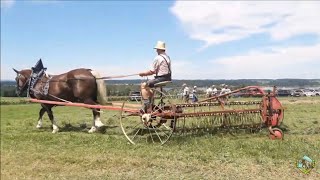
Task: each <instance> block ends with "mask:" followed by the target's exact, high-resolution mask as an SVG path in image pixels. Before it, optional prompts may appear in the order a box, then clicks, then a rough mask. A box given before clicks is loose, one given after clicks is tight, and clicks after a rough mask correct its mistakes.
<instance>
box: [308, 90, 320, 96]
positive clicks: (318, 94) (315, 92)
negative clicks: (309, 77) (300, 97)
mask: <svg viewBox="0 0 320 180" xmlns="http://www.w3.org/2000/svg"><path fill="white" fill-rule="evenodd" d="M310 91H311V92H313V93H314V95H315V96H320V89H310Z"/></svg>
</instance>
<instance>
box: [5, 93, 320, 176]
mask: <svg viewBox="0 0 320 180" xmlns="http://www.w3.org/2000/svg"><path fill="white" fill-rule="evenodd" d="M3 100H8V101H9V100H16V99H1V101H3ZM239 100H240V99H239ZM244 100H246V99H244ZM18 101H20V100H18ZM280 101H281V102H282V104H283V106H284V107H285V108H286V110H285V119H284V127H286V129H287V131H285V139H284V140H282V141H281V140H278V141H272V140H269V139H268V137H267V132H266V130H264V131H262V132H260V133H256V134H251V133H244V132H239V133H236V134H235V136H233V135H230V134H227V133H225V132H218V133H215V134H201V135H200V134H199V135H197V134H194V135H189V136H180V137H176V136H174V137H173V138H171V139H170V141H169V142H168V143H167V144H165V145H163V146H157V145H153V144H138V145H135V146H134V145H131V144H129V143H128V141H127V139H126V138H125V137H124V136H123V134H122V132H121V129H120V127H119V120H118V114H119V112H117V111H112V112H110V111H104V113H103V115H102V121H103V122H104V123H105V124H106V126H107V129H106V131H105V132H102V133H101V132H98V133H94V134H88V133H87V128H89V127H90V126H91V119H92V116H91V111H90V110H88V109H84V108H75V107H56V108H54V109H53V111H54V114H55V117H56V119H57V120H58V124H59V126H60V132H59V133H57V134H52V133H51V123H50V122H49V119H48V117H47V116H46V115H45V116H44V123H43V128H42V129H36V128H35V126H36V123H37V117H38V111H39V108H40V105H39V104H20V105H18V104H15V105H1V180H5V179H8V180H12V179H19V180H20V179H320V97H311V98H307V97H305V98H292V97H288V98H280ZM83 124H87V126H88V127H87V128H84V127H83ZM81 125H82V126H81ZM304 155H307V156H309V157H311V158H312V159H314V160H316V167H315V168H314V169H313V170H312V171H311V173H310V174H308V175H305V174H303V173H302V172H300V171H299V169H297V168H296V162H297V160H299V159H301V158H302V157H303V156H304Z"/></svg>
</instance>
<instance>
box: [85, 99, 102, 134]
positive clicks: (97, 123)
mask: <svg viewBox="0 0 320 180" xmlns="http://www.w3.org/2000/svg"><path fill="white" fill-rule="evenodd" d="M85 103H86V104H96V103H95V102H94V101H92V100H91V99H89V100H86V101H85ZM92 114H93V121H92V127H91V129H90V130H89V131H88V132H89V133H93V132H95V131H97V127H98V128H99V127H102V126H104V124H103V123H102V122H101V120H100V109H92Z"/></svg>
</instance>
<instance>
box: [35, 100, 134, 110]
mask: <svg viewBox="0 0 320 180" xmlns="http://www.w3.org/2000/svg"><path fill="white" fill-rule="evenodd" d="M29 101H30V102H34V103H42V104H54V105H61V106H75V107H84V108H92V109H106V110H115V111H121V107H117V106H102V105H92V104H84V103H74V102H59V101H48V100H39V99H30V100H29ZM124 110H125V111H127V112H132V113H137V112H138V110H137V109H129V108H124Z"/></svg>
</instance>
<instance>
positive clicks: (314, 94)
mask: <svg viewBox="0 0 320 180" xmlns="http://www.w3.org/2000/svg"><path fill="white" fill-rule="evenodd" d="M302 92H303V95H304V96H308V97H310V96H316V93H314V92H312V91H311V90H310V89H303V90H302Z"/></svg>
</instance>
